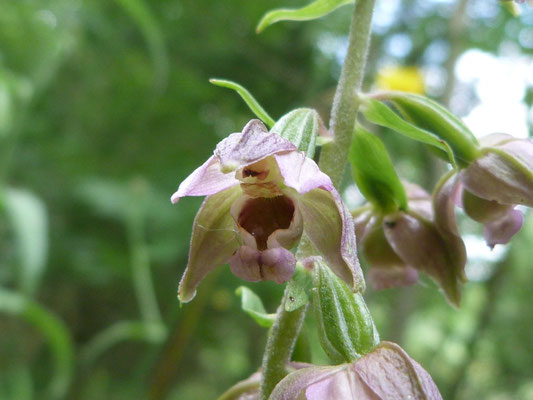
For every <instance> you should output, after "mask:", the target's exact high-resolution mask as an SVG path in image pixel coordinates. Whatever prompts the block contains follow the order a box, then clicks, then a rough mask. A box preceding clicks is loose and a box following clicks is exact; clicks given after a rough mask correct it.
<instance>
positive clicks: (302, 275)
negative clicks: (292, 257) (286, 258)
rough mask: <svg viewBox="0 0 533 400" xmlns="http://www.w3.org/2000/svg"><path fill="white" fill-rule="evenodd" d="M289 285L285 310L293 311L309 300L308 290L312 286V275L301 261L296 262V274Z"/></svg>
mask: <svg viewBox="0 0 533 400" xmlns="http://www.w3.org/2000/svg"><path fill="white" fill-rule="evenodd" d="M287 285H288V288H287V290H288V292H287V301H286V302H285V311H288V312H292V311H294V310H297V309H299V308H300V307H302V306H304V305H306V304H307V303H308V302H309V296H308V295H307V290H308V289H309V288H310V287H311V275H310V274H309V272H308V271H307V270H306V269H305V268H304V267H303V266H302V265H301V264H300V263H298V264H296V270H295V271H294V275H293V276H292V278H291V280H290V281H289V283H288V284H287Z"/></svg>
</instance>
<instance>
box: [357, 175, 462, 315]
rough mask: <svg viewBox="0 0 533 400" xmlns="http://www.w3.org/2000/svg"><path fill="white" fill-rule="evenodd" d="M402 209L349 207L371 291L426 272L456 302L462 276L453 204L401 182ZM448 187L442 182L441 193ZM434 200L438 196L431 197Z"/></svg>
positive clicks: (402, 283) (411, 281)
mask: <svg viewBox="0 0 533 400" xmlns="http://www.w3.org/2000/svg"><path fill="white" fill-rule="evenodd" d="M403 185H404V187H405V191H406V194H407V200H408V210H406V211H401V210H398V211H395V212H391V213H387V214H383V213H381V212H380V211H379V210H376V209H375V208H374V207H372V206H371V205H367V206H364V207H361V208H360V209H358V210H355V211H354V212H353V213H352V214H353V215H354V223H355V231H356V236H357V245H358V247H359V249H360V251H361V252H362V254H363V255H364V256H365V258H366V261H367V262H368V264H369V266H370V269H369V271H368V279H369V281H370V282H371V284H372V286H373V287H374V288H375V289H376V290H381V289H388V288H391V287H396V286H408V285H412V284H414V283H416V282H417V281H418V273H419V271H423V272H425V273H426V274H428V275H429V276H430V277H431V278H432V279H433V280H434V281H435V282H436V283H437V284H438V285H439V286H440V287H441V289H442V290H443V292H444V294H445V296H446V298H447V299H448V301H449V302H450V303H451V304H453V305H455V306H459V303H460V299H461V284H462V283H463V282H464V281H465V280H466V278H465V274H464V268H465V264H466V249H465V246H464V243H463V241H462V239H461V236H460V235H459V232H458V230H457V226H456V224H455V219H454V217H453V204H452V205H450V204H447V203H446V201H444V203H442V202H440V203H439V202H433V201H432V197H431V196H430V195H429V194H428V193H427V192H426V191H425V190H424V189H422V188H421V187H420V186H418V185H415V184H412V183H408V182H403ZM451 190H456V189H454V188H453V187H450V186H447V187H445V188H444V189H443V190H442V193H446V194H447V195H448V194H449V193H450V191H451ZM437 200H438V199H437ZM450 219H451V220H452V222H450Z"/></svg>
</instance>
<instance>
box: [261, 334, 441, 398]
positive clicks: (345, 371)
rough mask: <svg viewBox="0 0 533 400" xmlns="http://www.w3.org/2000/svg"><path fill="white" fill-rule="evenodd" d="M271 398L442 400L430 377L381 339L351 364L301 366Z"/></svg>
mask: <svg viewBox="0 0 533 400" xmlns="http://www.w3.org/2000/svg"><path fill="white" fill-rule="evenodd" d="M270 399H271V400H300V399H301V400H324V399H336V400H351V399H358V400H389V399H413V400H442V396H441V395H440V393H439V390H438V388H437V386H436V385H435V382H433V379H432V378H431V376H430V375H429V374H428V373H427V372H426V371H425V370H424V368H422V367H421V366H420V364H418V363H417V362H416V361H415V360H413V359H412V358H411V357H409V355H408V354H407V353H406V352H405V351H404V350H403V349H402V348H401V347H400V346H398V345H397V344H395V343H391V342H381V343H380V344H379V345H378V346H377V347H376V348H374V350H372V351H371V352H370V353H368V354H366V355H364V356H363V357H361V358H360V359H358V360H357V361H355V362H354V363H349V364H341V365H335V366H312V367H308V368H301V369H298V370H297V371H294V372H292V373H290V374H289V375H287V376H286V377H285V378H284V379H283V380H282V381H281V382H280V383H278V385H277V386H276V387H275V389H274V391H273V392H272V394H271V396H270Z"/></svg>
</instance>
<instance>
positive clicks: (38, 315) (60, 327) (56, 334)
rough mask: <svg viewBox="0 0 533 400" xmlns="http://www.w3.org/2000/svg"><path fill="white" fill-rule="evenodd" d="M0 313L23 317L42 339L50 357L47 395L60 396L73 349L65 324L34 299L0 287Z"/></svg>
mask: <svg viewBox="0 0 533 400" xmlns="http://www.w3.org/2000/svg"><path fill="white" fill-rule="evenodd" d="M0 312H3V313H7V314H11V315H14V316H18V317H20V318H23V319H25V320H26V321H27V322H28V323H30V324H31V325H33V326H34V327H35V328H36V329H37V330H38V331H39V332H40V333H41V334H42V335H43V336H44V337H45V338H46V340H47V341H48V343H49V345H50V350H51V353H52V356H53V357H54V364H53V375H52V378H51V380H50V384H49V386H48V396H49V397H50V398H54V399H62V398H64V396H65V395H66V392H67V389H68V387H69V384H70V381H71V379H72V373H73V370H74V348H73V344H72V338H71V337H70V334H69V332H68V330H67V328H66V326H65V324H64V323H63V322H62V321H61V320H60V319H59V318H57V317H56V316H55V315H54V314H52V313H51V312H50V311H48V310H46V309H45V308H43V307H42V306H40V305H39V304H37V303H36V302H34V301H32V300H30V299H28V298H27V297H25V296H23V295H21V294H19V293H15V292H12V291H9V290H5V289H0Z"/></svg>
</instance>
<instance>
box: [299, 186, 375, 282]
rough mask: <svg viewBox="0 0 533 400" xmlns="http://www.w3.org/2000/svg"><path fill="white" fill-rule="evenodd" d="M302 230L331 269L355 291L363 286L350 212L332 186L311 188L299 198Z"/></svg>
mask: <svg viewBox="0 0 533 400" xmlns="http://www.w3.org/2000/svg"><path fill="white" fill-rule="evenodd" d="M299 205H300V211H301V213H302V216H303V219H304V231H305V232H306V233H307V235H308V236H309V238H310V239H311V242H313V244H314V245H315V247H316V248H317V249H318V251H319V252H320V253H321V254H322V256H323V257H324V259H325V260H326V262H327V263H328V264H329V267H330V268H331V270H332V271H333V272H335V273H336V274H337V276H339V278H341V279H342V280H344V281H345V282H346V283H347V284H348V286H349V287H350V288H352V289H353V290H354V291H362V290H364V285H365V284H364V278H363V273H362V271H361V267H360V265H359V260H358V259H357V254H356V241H355V228H354V225H353V220H352V216H351V215H350V212H349V211H348V210H347V209H346V206H345V205H344V204H343V203H342V200H341V198H340V195H339V193H338V192H337V191H336V190H335V189H332V190H331V191H327V190H324V189H313V190H311V191H309V192H307V193H306V194H304V195H303V196H300V198H299Z"/></svg>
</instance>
